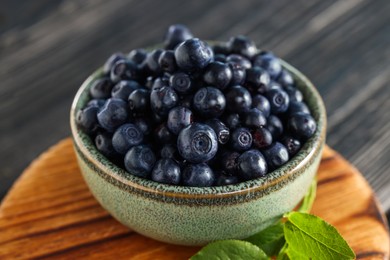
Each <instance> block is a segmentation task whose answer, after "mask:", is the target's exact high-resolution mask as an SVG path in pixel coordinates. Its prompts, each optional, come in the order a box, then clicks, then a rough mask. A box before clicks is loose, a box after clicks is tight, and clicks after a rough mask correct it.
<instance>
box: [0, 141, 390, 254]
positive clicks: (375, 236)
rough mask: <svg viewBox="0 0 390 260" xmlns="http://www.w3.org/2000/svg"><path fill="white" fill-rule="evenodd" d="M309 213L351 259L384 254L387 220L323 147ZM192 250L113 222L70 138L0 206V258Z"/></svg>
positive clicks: (365, 188)
mask: <svg viewBox="0 0 390 260" xmlns="http://www.w3.org/2000/svg"><path fill="white" fill-rule="evenodd" d="M318 184H319V186H318V196H317V199H316V201H315V204H314V208H313V210H312V213H313V214H315V215H318V216H320V217H322V218H324V219H325V220H327V221H328V222H330V223H331V224H333V225H334V226H336V228H337V229H338V230H339V232H340V233H341V234H342V235H343V237H344V238H345V239H346V240H347V241H348V243H349V244H350V245H351V247H352V248H353V250H354V251H355V253H356V256H357V258H358V259H388V258H389V245H390V242H389V233H388V227H387V224H386V223H387V221H386V219H385V217H384V214H383V212H382V211H381V209H380V206H379V204H378V202H377V200H376V199H375V196H374V194H373V192H372V190H371V188H370V187H369V185H368V184H367V182H366V181H365V180H364V178H363V177H362V176H361V174H360V173H359V172H358V171H357V170H356V169H355V168H354V167H352V166H351V165H350V164H349V163H348V162H347V161H346V160H344V159H343V158H342V157H341V156H340V155H338V154H337V153H336V152H335V151H333V150H331V149H330V148H328V147H326V148H325V151H324V154H323V158H322V161H321V166H320V169H319V172H318ZM198 250H199V248H198V247H185V246H175V245H169V244H165V243H162V242H158V241H155V240H153V239H150V238H146V237H143V236H141V235H138V234H137V233H135V232H133V231H132V230H130V229H128V228H126V227H124V226H123V225H121V224H120V223H118V222H117V221H116V220H114V219H113V218H112V217H111V216H110V215H109V214H108V213H107V212H106V211H105V210H104V209H103V208H102V207H100V205H99V204H98V203H97V201H96V200H95V199H94V197H93V196H92V195H91V193H90V192H89V190H88V188H87V186H86V184H85V183H84V180H83V178H82V176H81V174H80V172H79V169H78V166H77V163H76V158H75V155H74V152H73V147H72V141H71V139H66V140H64V141H61V142H60V143H58V144H57V145H55V146H54V147H52V148H50V149H49V150H48V151H47V152H45V153H44V154H42V155H41V156H40V157H39V158H38V159H36V160H35V161H34V162H33V163H32V164H31V166H30V167H28V169H26V170H25V172H24V173H23V175H22V176H21V177H20V178H19V180H18V181H17V182H16V183H15V184H14V186H13V188H12V189H11V190H10V192H9V193H8V195H7V196H6V197H5V199H4V201H3V202H2V204H1V206H0V259H25V258H40V259H42V258H64V259H79V258H83V259H84V258H99V259H124V258H125V259H188V258H189V257H190V256H191V255H193V254H194V253H195V252H197V251H198Z"/></svg>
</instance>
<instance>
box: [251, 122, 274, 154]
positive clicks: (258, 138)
mask: <svg viewBox="0 0 390 260" xmlns="http://www.w3.org/2000/svg"><path fill="white" fill-rule="evenodd" d="M252 138H253V144H254V146H255V147H256V148H259V149H262V148H265V147H267V146H270V145H271V144H272V134H271V132H270V131H268V130H267V129H266V128H263V127H262V128H257V129H255V130H253V131H252Z"/></svg>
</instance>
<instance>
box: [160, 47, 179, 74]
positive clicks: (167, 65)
mask: <svg viewBox="0 0 390 260" xmlns="http://www.w3.org/2000/svg"><path fill="white" fill-rule="evenodd" d="M158 64H159V65H160V68H161V69H162V70H163V71H165V72H169V73H173V72H175V71H176V68H177V65H176V60H175V53H174V52H173V51H171V50H168V51H163V52H162V53H161V55H160V57H159V59H158Z"/></svg>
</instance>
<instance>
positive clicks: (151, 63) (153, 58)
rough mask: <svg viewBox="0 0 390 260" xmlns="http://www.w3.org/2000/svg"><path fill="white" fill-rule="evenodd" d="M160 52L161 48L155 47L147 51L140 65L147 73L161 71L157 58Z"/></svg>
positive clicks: (155, 73) (161, 51)
mask: <svg viewBox="0 0 390 260" xmlns="http://www.w3.org/2000/svg"><path fill="white" fill-rule="evenodd" d="M162 53H163V50H161V49H156V50H154V51H152V52H150V53H148V55H147V56H146V59H145V60H144V62H143V63H142V65H141V67H143V68H144V70H146V71H147V72H148V73H149V74H153V75H159V74H160V73H161V72H162V70H161V67H160V64H159V58H160V55H161V54H162Z"/></svg>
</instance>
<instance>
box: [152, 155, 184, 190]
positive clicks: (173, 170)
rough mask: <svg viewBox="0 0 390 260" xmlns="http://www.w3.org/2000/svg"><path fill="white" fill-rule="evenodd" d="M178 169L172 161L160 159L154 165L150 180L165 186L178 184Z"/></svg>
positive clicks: (179, 173)
mask: <svg viewBox="0 0 390 260" xmlns="http://www.w3.org/2000/svg"><path fill="white" fill-rule="evenodd" d="M180 177H181V172H180V167H179V165H178V164H177V163H176V162H175V161H174V160H172V159H160V160H158V161H157V162H156V164H155V165H154V168H153V171H152V180H154V181H156V182H160V183H166V184H179V183H180Z"/></svg>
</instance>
